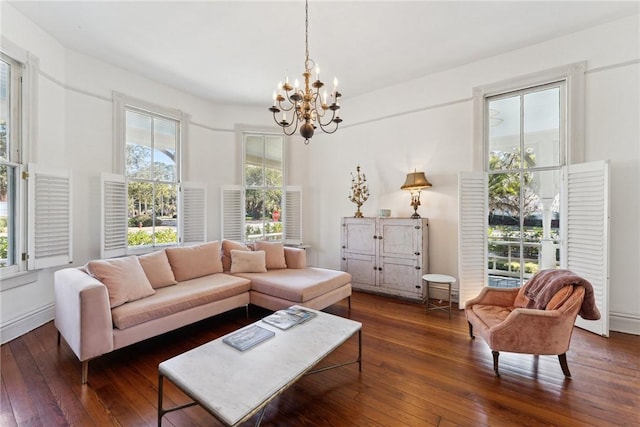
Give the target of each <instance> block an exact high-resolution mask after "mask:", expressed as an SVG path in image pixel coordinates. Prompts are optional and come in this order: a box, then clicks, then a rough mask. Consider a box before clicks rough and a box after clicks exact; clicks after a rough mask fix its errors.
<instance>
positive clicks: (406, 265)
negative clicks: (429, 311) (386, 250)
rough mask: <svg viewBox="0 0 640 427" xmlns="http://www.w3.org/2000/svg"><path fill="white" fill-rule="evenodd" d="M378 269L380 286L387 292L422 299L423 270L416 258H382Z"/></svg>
mask: <svg viewBox="0 0 640 427" xmlns="http://www.w3.org/2000/svg"><path fill="white" fill-rule="evenodd" d="M378 268H379V270H378V274H379V275H380V276H379V278H380V286H381V287H382V288H384V289H385V290H391V291H393V293H394V294H397V295H399V296H404V297H409V298H421V297H422V284H421V271H422V269H421V268H420V266H419V265H418V261H417V259H416V258H415V257H413V258H395V257H381V258H380V265H379V267H378Z"/></svg>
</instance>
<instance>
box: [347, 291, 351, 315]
mask: <svg viewBox="0 0 640 427" xmlns="http://www.w3.org/2000/svg"><path fill="white" fill-rule="evenodd" d="M347 305H348V306H349V312H351V295H349V296H348V297H347Z"/></svg>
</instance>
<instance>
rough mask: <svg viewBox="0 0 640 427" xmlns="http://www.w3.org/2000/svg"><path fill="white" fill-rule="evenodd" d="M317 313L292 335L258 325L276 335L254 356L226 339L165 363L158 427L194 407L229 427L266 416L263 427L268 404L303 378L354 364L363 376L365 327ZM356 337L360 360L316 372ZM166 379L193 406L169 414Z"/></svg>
mask: <svg viewBox="0 0 640 427" xmlns="http://www.w3.org/2000/svg"><path fill="white" fill-rule="evenodd" d="M312 311H314V312H316V313H317V316H316V317H314V318H312V319H310V320H308V321H307V322H305V323H302V324H300V325H296V326H294V327H292V328H291V329H288V330H280V329H278V328H276V327H273V326H271V325H268V324H266V323H265V322H262V321H261V320H260V321H258V322H256V323H255V324H257V325H259V326H261V327H263V328H265V329H269V330H271V331H274V332H275V333H276V334H275V336H274V337H272V338H270V339H268V340H266V341H264V342H262V343H260V344H258V345H256V346H255V347H253V348H250V349H248V350H245V351H239V350H236V349H235V348H233V347H231V346H229V345H227V344H225V343H223V342H222V339H223V338H224V337H220V338H218V339H216V340H213V341H211V342H208V343H206V344H204V345H201V346H200V347H197V348H194V349H193V350H190V351H188V352H186V353H183V354H180V355H178V356H176V357H173V358H171V359H169V360H166V361H164V362H162V363H160V365H159V366H158V374H159V378H158V426H161V425H162V417H163V416H164V414H166V413H167V412H172V411H176V410H179V409H183V408H187V407H190V406H194V405H200V406H202V407H203V408H204V409H205V410H207V411H208V412H209V413H211V414H212V415H213V416H214V417H216V418H217V419H218V420H219V421H221V422H222V423H224V424H225V425H228V426H235V425H238V424H240V423H242V422H243V421H246V420H247V419H249V418H251V417H252V416H253V415H255V414H256V413H258V411H261V413H260V417H259V419H258V421H257V423H256V425H258V424H259V423H260V422H261V420H262V415H263V414H264V409H265V408H266V406H267V404H268V403H269V402H270V401H271V400H273V399H274V398H275V397H277V396H278V395H279V394H280V393H282V392H283V391H284V390H286V389H287V388H288V387H289V386H291V385H292V384H293V383H295V382H296V381H297V380H298V379H299V378H300V377H302V376H303V375H306V374H310V373H315V372H320V371H324V370H327V369H332V368H337V367H340V366H345V365H349V364H353V363H358V365H359V366H358V369H359V370H362V324H361V323H359V322H355V321H353V320H350V319H345V318H343V317H339V316H334V315H332V314H328V313H324V312H321V311H316V310H312ZM249 326H251V325H249ZM247 327H248V326H247ZM236 332H237V331H236ZM356 332H357V333H358V358H357V359H356V360H353V361H349V362H346V363H340V364H337V365H331V366H325V367H322V368H318V369H315V370H311V368H313V367H314V366H315V365H316V364H317V363H318V362H320V361H321V360H322V359H324V358H325V357H326V356H327V355H328V354H329V353H331V352H332V351H333V350H335V349H336V348H338V347H339V346H340V345H341V344H343V343H344V342H345V341H347V340H348V339H349V338H351V337H352V336H354V335H355V334H356ZM164 378H167V379H169V380H170V381H171V382H172V383H174V384H175V385H176V386H177V387H178V388H179V389H180V390H182V391H183V392H184V393H185V394H186V395H188V396H189V397H190V398H191V399H193V402H190V403H187V404H185V405H180V406H177V407H174V408H168V409H164V408H163V407H162V396H163V381H164Z"/></svg>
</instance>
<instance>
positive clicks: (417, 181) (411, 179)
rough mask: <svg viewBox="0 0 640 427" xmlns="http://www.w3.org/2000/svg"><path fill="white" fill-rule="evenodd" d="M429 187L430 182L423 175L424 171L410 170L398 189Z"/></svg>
mask: <svg viewBox="0 0 640 427" xmlns="http://www.w3.org/2000/svg"><path fill="white" fill-rule="evenodd" d="M429 187H431V183H430V182H429V181H428V180H427V177H426V176H424V172H411V173H408V174H407V179H406V180H405V181H404V184H403V185H402V187H400V189H402V190H410V191H411V190H422V189H425V188H429Z"/></svg>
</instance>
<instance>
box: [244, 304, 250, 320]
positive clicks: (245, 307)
mask: <svg viewBox="0 0 640 427" xmlns="http://www.w3.org/2000/svg"><path fill="white" fill-rule="evenodd" d="M244 317H245V318H246V319H248V318H249V304H247V305H245V306H244Z"/></svg>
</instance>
